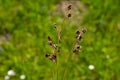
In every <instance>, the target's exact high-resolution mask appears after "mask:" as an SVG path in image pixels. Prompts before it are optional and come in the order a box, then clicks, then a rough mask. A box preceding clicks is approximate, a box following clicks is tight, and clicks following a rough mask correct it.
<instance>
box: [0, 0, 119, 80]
mask: <svg viewBox="0 0 120 80" xmlns="http://www.w3.org/2000/svg"><path fill="white" fill-rule="evenodd" d="M80 2H81V3H82V4H83V5H84V6H85V8H86V10H87V11H86V14H85V16H84V18H83V19H82V21H79V20H78V19H77V18H78V17H79V16H81V14H78V15H76V16H74V15H75V14H77V12H76V11H74V12H72V15H73V18H70V19H67V20H66V21H65V22H64V24H62V22H61V21H62V20H63V19H64V15H62V14H63V13H59V12H61V11H59V10H60V9H59V7H58V6H59V5H60V3H61V1H60V0H49V1H48V0H0V80H4V77H5V76H6V75H7V73H8V71H9V70H14V71H15V74H16V76H12V77H10V80H20V75H22V74H24V75H26V78H25V80H57V79H56V76H57V75H58V77H57V78H58V79H59V80H119V79H120V76H119V74H120V64H119V62H120V59H119V56H120V1H119V0H96V1H95V0H81V1H80ZM73 7H74V8H75V7H78V6H74V5H73ZM56 9H57V10H56ZM54 23H56V24H58V25H62V36H61V38H62V41H61V45H60V46H61V52H60V54H59V55H58V65H57V68H56V64H54V63H53V62H52V61H50V60H49V59H47V58H46V57H45V54H46V53H48V52H51V47H49V46H48V41H47V37H48V36H51V37H52V38H53V40H54V42H56V41H57V40H56V37H57V34H56V30H55V29H54V27H53V25H54ZM76 23H77V24H76ZM80 25H81V26H80ZM83 27H85V28H86V29H87V32H86V33H85V34H84V36H83V41H82V42H81V45H82V51H81V52H79V54H78V55H72V53H71V49H72V47H73V42H74V41H75V33H76V30H78V29H80V30H81V28H83ZM68 58H70V59H69V60H67V59H68ZM89 65H94V70H90V69H89V68H88V66H89ZM57 73H58V74H57Z"/></svg>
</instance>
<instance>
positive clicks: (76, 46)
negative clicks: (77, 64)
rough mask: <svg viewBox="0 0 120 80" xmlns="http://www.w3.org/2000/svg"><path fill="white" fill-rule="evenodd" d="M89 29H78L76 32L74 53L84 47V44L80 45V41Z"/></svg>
mask: <svg viewBox="0 0 120 80" xmlns="http://www.w3.org/2000/svg"><path fill="white" fill-rule="evenodd" d="M86 31H87V30H86V29H82V31H79V30H78V31H77V32H76V41H75V43H74V48H73V53H78V52H80V50H81V49H82V46H81V45H79V43H80V41H81V40H82V38H83V37H82V36H83V33H85V32H86Z"/></svg>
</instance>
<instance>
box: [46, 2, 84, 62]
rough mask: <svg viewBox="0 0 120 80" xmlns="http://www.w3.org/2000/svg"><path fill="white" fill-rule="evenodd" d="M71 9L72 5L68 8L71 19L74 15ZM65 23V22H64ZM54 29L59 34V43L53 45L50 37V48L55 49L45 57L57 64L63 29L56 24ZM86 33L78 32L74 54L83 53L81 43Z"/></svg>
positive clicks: (68, 15)
mask: <svg viewBox="0 0 120 80" xmlns="http://www.w3.org/2000/svg"><path fill="white" fill-rule="evenodd" d="M71 9H72V5H71V4H69V5H68V6H67V10H68V12H67V18H70V17H71V16H72V15H71ZM63 22H64V21H63ZM54 28H56V29H57V34H58V43H53V40H52V38H51V37H50V36H48V44H49V46H51V47H52V48H53V52H52V53H51V54H48V53H47V54H46V55H45V56H46V57H47V58H49V59H50V60H52V61H53V62H54V63H57V54H58V53H59V52H60V47H59V46H58V45H59V44H60V41H61V31H62V28H61V27H58V26H57V25H56V24H55V25H54ZM85 32H86V29H82V30H81V31H80V30H78V31H77V32H76V40H75V42H74V45H73V50H72V51H73V53H75V54H77V53H79V52H80V51H81V49H82V46H81V45H80V42H81V40H82V36H83V34H84V33H85Z"/></svg>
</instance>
